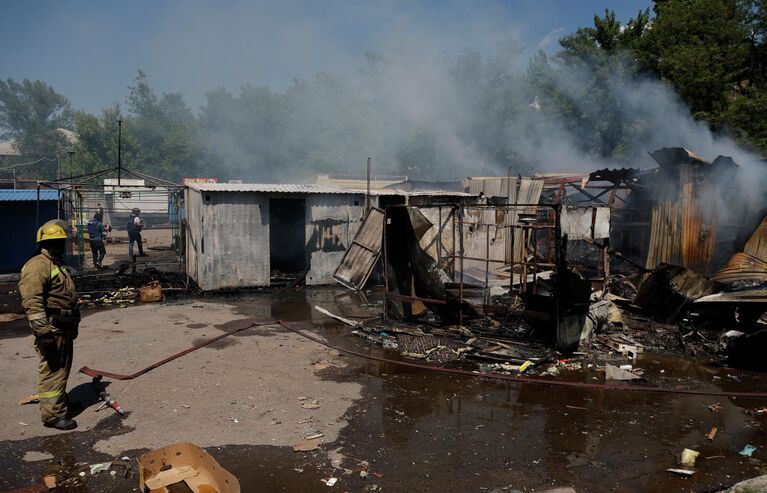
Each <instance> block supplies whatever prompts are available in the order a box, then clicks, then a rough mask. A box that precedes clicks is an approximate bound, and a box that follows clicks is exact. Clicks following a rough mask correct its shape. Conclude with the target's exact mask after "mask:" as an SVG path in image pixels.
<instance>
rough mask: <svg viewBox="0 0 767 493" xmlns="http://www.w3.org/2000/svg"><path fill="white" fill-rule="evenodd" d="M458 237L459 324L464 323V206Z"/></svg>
mask: <svg viewBox="0 0 767 493" xmlns="http://www.w3.org/2000/svg"><path fill="white" fill-rule="evenodd" d="M458 234H459V235H460V238H459V239H458V241H459V244H460V251H459V255H460V257H458V264H459V269H460V273H459V279H458V325H463V254H464V251H463V207H461V208H459V209H458Z"/></svg>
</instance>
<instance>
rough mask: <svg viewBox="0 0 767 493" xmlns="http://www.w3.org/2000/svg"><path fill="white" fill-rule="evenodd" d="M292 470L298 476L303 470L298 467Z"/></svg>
mask: <svg viewBox="0 0 767 493" xmlns="http://www.w3.org/2000/svg"><path fill="white" fill-rule="evenodd" d="M293 470H294V471H296V472H297V473H298V474H301V473H303V472H304V470H303V469H301V468H298V467H296V468H294V469H293Z"/></svg>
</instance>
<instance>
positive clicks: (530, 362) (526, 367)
mask: <svg viewBox="0 0 767 493" xmlns="http://www.w3.org/2000/svg"><path fill="white" fill-rule="evenodd" d="M532 364H533V362H532V361H530V360H527V361H525V362H524V363H522V364H521V365H520V367H519V373H524V372H525V370H527V369H528V367H529V366H530V365H532Z"/></svg>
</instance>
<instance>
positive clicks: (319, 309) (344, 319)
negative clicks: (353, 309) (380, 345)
mask: <svg viewBox="0 0 767 493" xmlns="http://www.w3.org/2000/svg"><path fill="white" fill-rule="evenodd" d="M314 309H315V310H317V311H318V312H320V313H322V314H323V315H327V316H328V317H330V318H334V319H336V320H338V321H339V322H343V323H345V324H346V325H349V326H352V327H357V326H358V325H359V324H358V323H357V322H355V321H354V320H349V319H348V318H344V317H341V316H339V315H336V314H334V313H330V312H329V311H327V310H326V309H324V308H322V307H321V306H315V307H314ZM334 484H335V483H334Z"/></svg>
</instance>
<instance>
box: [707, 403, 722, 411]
mask: <svg viewBox="0 0 767 493" xmlns="http://www.w3.org/2000/svg"><path fill="white" fill-rule="evenodd" d="M706 407H707V408H708V409H709V410H710V411H712V412H715V413H718V412H719V411H721V410H722V409H724V407H722V405H721V404H719V403H718V402H715V403H713V404H709V405H708V406H706Z"/></svg>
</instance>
